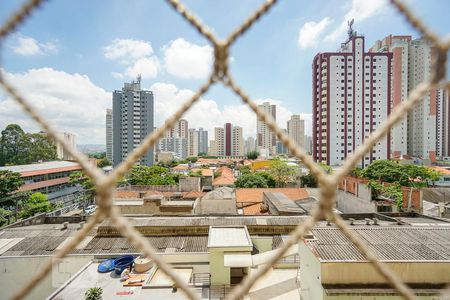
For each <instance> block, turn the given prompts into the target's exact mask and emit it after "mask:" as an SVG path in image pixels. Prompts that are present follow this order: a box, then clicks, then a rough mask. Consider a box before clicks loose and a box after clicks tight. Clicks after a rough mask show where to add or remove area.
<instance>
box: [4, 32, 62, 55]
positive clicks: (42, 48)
mask: <svg viewBox="0 0 450 300" xmlns="http://www.w3.org/2000/svg"><path fill="white" fill-rule="evenodd" d="M10 48H11V49H12V50H13V51H14V53H16V54H18V55H23V56H32V55H44V54H56V53H58V46H57V45H56V43H54V42H46V43H40V42H39V41H37V40H36V39H34V38H32V37H28V36H25V35H22V34H17V35H15V36H13V38H12V44H11V45H10Z"/></svg>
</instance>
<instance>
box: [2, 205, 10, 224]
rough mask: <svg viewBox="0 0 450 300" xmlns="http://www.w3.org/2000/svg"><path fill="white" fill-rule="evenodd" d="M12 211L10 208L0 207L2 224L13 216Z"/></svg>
mask: <svg viewBox="0 0 450 300" xmlns="http://www.w3.org/2000/svg"><path fill="white" fill-rule="evenodd" d="M11 216H12V212H11V211H10V210H7V209H4V208H0V226H3V225H5V224H6V223H8V220H9V218H11Z"/></svg>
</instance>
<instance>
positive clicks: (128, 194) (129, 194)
mask: <svg viewBox="0 0 450 300" xmlns="http://www.w3.org/2000/svg"><path fill="white" fill-rule="evenodd" d="M113 198H114V199H130V198H139V192H137V191H116V192H115V193H114V197H113Z"/></svg>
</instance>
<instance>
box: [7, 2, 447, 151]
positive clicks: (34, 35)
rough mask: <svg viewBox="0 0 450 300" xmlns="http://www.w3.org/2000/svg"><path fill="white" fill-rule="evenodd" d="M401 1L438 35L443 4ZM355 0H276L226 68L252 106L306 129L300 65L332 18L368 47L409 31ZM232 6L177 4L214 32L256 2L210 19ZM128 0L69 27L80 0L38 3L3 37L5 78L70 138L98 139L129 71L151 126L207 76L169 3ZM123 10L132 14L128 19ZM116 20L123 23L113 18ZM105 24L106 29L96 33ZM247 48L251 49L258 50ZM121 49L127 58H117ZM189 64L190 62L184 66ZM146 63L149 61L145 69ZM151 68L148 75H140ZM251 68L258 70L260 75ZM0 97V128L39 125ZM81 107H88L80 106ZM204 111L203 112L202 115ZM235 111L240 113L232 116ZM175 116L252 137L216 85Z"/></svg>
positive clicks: (336, 27)
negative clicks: (148, 104) (236, 126)
mask: <svg viewBox="0 0 450 300" xmlns="http://www.w3.org/2000/svg"><path fill="white" fill-rule="evenodd" d="M409 2H410V5H411V6H412V8H413V9H415V10H416V11H418V12H420V17H421V18H422V19H423V21H424V22H425V23H427V24H429V25H430V26H431V27H432V28H433V29H435V30H436V31H437V32H438V33H442V32H444V30H443V28H445V26H442V25H443V24H445V23H443V22H445V11H446V10H445V9H444V8H445V1H432V2H430V3H427V4H425V3H422V2H420V1H417V0H410V1H409ZM361 3H362V1H356V0H354V1H350V0H348V1H341V2H335V1H328V2H325V3H322V4H320V5H319V4H318V3H317V4H316V3H308V4H307V5H305V3H283V2H281V3H280V4H279V5H277V6H275V7H274V9H273V10H272V11H271V12H270V13H269V14H268V16H265V17H264V18H263V19H262V20H261V24H260V26H258V27H257V28H256V29H255V30H251V31H250V32H249V33H248V34H246V35H245V37H244V38H243V39H242V40H240V41H239V43H237V44H236V46H235V47H233V49H232V51H233V52H232V57H233V61H232V62H231V69H232V71H233V73H234V74H235V77H236V79H237V81H238V82H239V83H240V85H243V86H244V87H245V90H246V91H247V93H248V94H249V95H250V96H251V97H252V99H254V100H259V103H261V102H264V101H265V100H267V101H271V102H274V103H276V104H277V105H278V106H279V109H278V112H280V116H277V119H279V120H280V123H279V124H283V125H284V124H285V122H286V121H287V119H288V118H289V116H288V115H286V114H282V112H283V110H284V111H285V112H289V111H290V112H292V113H304V114H305V115H304V116H303V117H304V118H305V120H306V124H305V126H306V132H307V133H308V134H309V132H310V131H311V129H310V128H311V127H310V124H311V122H310V113H311V107H310V104H309V103H310V99H311V96H310V94H311V81H310V74H309V73H310V62H311V60H312V58H313V56H314V55H315V53H316V52H318V51H325V50H326V51H329V50H330V49H334V48H336V43H337V42H338V41H340V40H342V38H343V37H345V28H344V30H343V29H342V28H341V27H342V24H344V25H345V24H346V22H347V20H348V19H350V18H352V17H355V26H356V27H358V30H359V31H360V32H361V33H364V34H365V36H366V39H367V44H368V45H371V44H373V43H374V42H375V41H376V40H378V39H380V38H382V37H384V36H386V35H388V34H389V33H393V34H409V35H412V36H413V38H418V37H419V36H418V34H417V33H416V32H415V31H414V30H412V29H411V28H410V27H409V26H407V25H406V24H405V23H404V22H403V20H402V18H400V17H399V16H397V15H395V11H394V10H393V9H392V8H391V7H390V6H388V5H384V4H385V2H384V1H371V3H370V5H366V6H363V5H361ZM235 4H236V3H231V2H230V3H220V4H217V5H218V6H220V7H219V10H216V9H213V8H211V7H209V6H208V5H205V3H204V2H191V1H187V3H186V6H187V7H188V8H190V9H192V10H194V11H196V12H198V13H200V14H201V16H202V17H203V19H204V23H205V24H207V25H208V26H210V27H211V28H213V30H214V31H215V32H218V33H219V36H225V35H226V34H228V33H229V32H230V31H231V30H232V29H233V28H234V27H235V26H236V24H238V23H239V22H240V21H242V19H244V18H245V17H246V16H247V14H248V13H249V12H250V11H252V10H253V9H254V8H255V7H256V6H257V5H258V4H259V2H258V1H248V2H247V1H246V2H245V3H240V5H239V9H238V10H236V11H234V10H233V14H230V18H226V19H225V20H223V21H221V22H219V23H218V22H217V20H219V19H221V18H218V17H217V14H220V15H221V14H222V11H230V9H231V8H234V7H235ZM3 5H4V6H3V7H4V8H5V9H4V10H2V11H1V12H0V21H1V20H4V19H5V18H6V16H7V15H8V14H9V13H10V12H11V11H12V10H13V9H14V8H15V7H16V6H17V4H16V2H14V1H5V2H4V3H3ZM67 5H69V7H67ZM136 5H139V6H140V8H142V9H139V13H135V12H133V13H132V12H131V11H130V10H129V9H128V6H127V5H126V4H124V3H120V2H110V3H108V5H107V6H105V5H102V4H101V3H94V4H93V5H91V6H90V7H89V13H92V14H95V15H96V16H97V17H98V18H95V20H94V19H93V18H89V17H88V16H87V15H85V14H80V17H81V18H82V20H79V21H80V22H82V23H83V24H85V26H83V27H77V26H75V22H66V20H71V18H72V14H73V13H72V12H74V11H75V12H76V11H85V7H84V4H82V3H71V4H60V3H51V4H50V5H46V9H44V10H39V11H37V12H36V14H35V15H33V17H32V18H30V19H29V20H27V22H26V23H25V24H24V25H23V26H22V27H20V29H19V31H18V32H17V33H16V35H14V36H11V37H10V38H9V39H8V40H7V41H6V42H7V43H6V45H5V46H6V47H5V48H4V53H3V59H4V61H5V62H6V63H5V65H4V66H3V67H4V68H5V73H6V77H7V78H8V79H10V80H12V81H13V82H14V84H15V85H17V86H20V87H21V91H22V92H23V94H24V95H25V96H27V97H30V98H32V99H33V103H34V104H35V105H36V106H37V107H38V108H40V110H41V111H42V112H43V114H44V115H45V117H46V118H48V119H49V120H50V121H51V122H53V123H54V124H55V125H57V127H58V128H60V130H61V131H66V132H72V133H74V134H76V136H77V141H78V142H79V143H80V144H89V143H95V142H97V141H100V143H104V139H105V134H104V130H103V128H104V109H106V108H111V105H110V102H109V99H110V93H111V92H112V91H113V90H114V89H115V88H116V87H117V86H118V85H120V84H121V82H123V81H126V80H130V79H133V78H134V77H135V76H136V74H137V73H138V72H142V73H143V74H144V75H145V76H144V78H143V87H144V88H145V89H150V90H153V91H154V94H155V111H160V109H161V108H162V109H163V110H164V111H163V112H162V113H160V114H158V115H157V116H155V117H156V118H155V125H156V126H160V125H161V124H162V123H163V121H164V120H165V118H166V117H168V116H169V115H170V114H171V113H172V112H173V111H174V109H175V108H176V107H178V106H179V105H180V104H181V103H182V101H183V100H186V99H187V98H188V96H189V95H192V93H193V92H194V91H196V89H197V88H198V87H199V85H200V84H201V81H202V79H199V78H200V77H201V76H200V75H201V74H200V75H199V73H201V72H205V70H206V72H208V68H207V67H206V68H205V67H204V66H205V64H204V63H199V62H202V61H203V59H204V58H205V60H206V62H208V53H210V52H211V51H212V50H211V48H210V46H209V45H208V44H207V42H206V41H205V40H204V39H202V38H199V36H198V34H197V33H196V32H195V31H194V30H192V29H191V28H189V26H187V24H186V23H184V21H183V20H181V19H179V18H177V17H176V16H174V14H172V12H171V11H170V7H168V6H167V5H166V4H165V3H159V2H154V3H153V2H152V3H147V2H146V3H144V2H139V3H138V4H136ZM148 10H150V11H155V10H156V11H161V14H158V15H157V16H155V18H154V19H152V22H155V24H159V23H161V24H166V22H169V23H170V24H171V26H170V28H167V26H166V27H164V28H166V29H165V30H164V31H163V32H160V31H159V30H154V29H153V28H157V27H158V26H151V27H150V28H146V29H144V28H139V26H135V24H136V23H139V22H148V19H147V18H146V15H145V16H144V15H142V13H141V11H148ZM100 11H101V12H100ZM219 11H220V13H219ZM312 12H314V14H313V13H312ZM130 14H132V17H130V18H128V17H127V16H129V15H130ZM117 17H120V18H121V19H122V20H123V22H120V24H119V23H117V22H115V21H114V20H117ZM131 20H133V22H131ZM144 20H145V21H144ZM60 23H64V24H66V25H67V26H65V30H61V29H60V28H58V26H53V24H60ZM375 24H376V26H375ZM105 26H106V27H107V28H110V30H108V31H107V32H105V31H104V30H103V29H104V28H105ZM344 27H345V26H344ZM50 28H51V29H50ZM86 28H90V29H91V30H86ZM392 28H395V32H392ZM100 30H101V31H100ZM67 32H69V34H67ZM267 32H269V33H275V32H276V33H277V34H272V35H273V36H274V38H275V40H273V39H266V34H267ZM77 36H83V40H82V41H79V40H77V39H76V37H77ZM74 38H75V40H73V41H72V39H74ZM254 45H259V47H258V48H259V50H258V51H255V48H254V47H255V46H254ZM180 49H184V50H183V51H184V52H185V55H184V56H185V58H186V59H180V55H179V53H180ZM124 53H126V54H132V55H131V56H130V58H129V59H125V56H124ZM205 53H206V54H205ZM268 58H274V59H268ZM174 62H175V63H174ZM209 62H210V59H209ZM261 62H264V63H261ZM192 63H194V65H198V66H199V67H192ZM155 65H156V66H157V67H156V68H153V67H154V66H155ZM142 66H145V67H143V68H141V67H142ZM177 66H178V67H179V68H176V67H177ZM206 66H208V63H206ZM269 70H270V71H269ZM155 71H156V72H155ZM152 72H153V73H152ZM151 74H153V75H155V76H156V77H153V78H150V77H151V76H150V75H151ZM261 74H264V76H263V77H262V78H261V77H260V75H261ZM121 76H122V77H121ZM120 77H121V78H120ZM249 78H251V79H252V80H248V79H249ZM38 87H39V88H38ZM41 87H42V88H41ZM50 102H51V105H49V103H50ZM0 103H1V104H2V105H1V106H2V110H1V111H0V115H1V118H0V126H3V127H4V126H5V125H6V124H9V123H13V122H16V123H18V124H19V125H21V126H22V127H23V128H25V129H27V130H28V131H39V128H38V126H36V125H35V124H34V122H32V121H31V120H30V119H29V118H28V117H25V114H24V113H23V112H22V111H21V110H20V108H19V107H17V106H15V105H14V104H13V102H12V101H11V100H10V99H9V98H6V97H5V96H0ZM85 107H90V109H89V111H86V110H85V109H84V108H85ZM204 111H208V112H209V114H207V115H204V114H202V112H204ZM236 111H239V112H240V116H235V112H236ZM306 114H307V115H306ZM285 115H286V116H285ZM80 116H82V118H80ZM184 117H185V118H186V119H187V120H190V121H191V122H193V126H195V127H203V128H205V127H206V125H208V124H212V126H211V127H214V126H220V124H223V123H225V122H227V121H230V122H232V123H238V121H239V120H238V117H240V118H241V119H242V120H243V123H242V124H240V125H241V126H242V127H243V129H244V132H246V133H245V134H246V136H251V135H253V132H252V127H253V126H254V125H253V124H254V123H255V121H256V117H255V116H254V114H253V113H252V112H251V111H250V110H249V109H248V108H246V107H245V106H244V105H243V104H242V103H241V102H240V101H239V100H238V99H237V98H236V97H235V96H234V95H232V94H230V92H229V91H227V90H226V89H224V88H223V87H220V86H218V87H214V88H212V89H211V90H210V91H209V92H208V93H207V94H206V95H205V97H204V99H203V100H201V101H200V102H199V103H197V104H196V105H195V106H194V107H193V109H192V111H191V112H190V113H188V114H187V115H186V116H184ZM283 118H284V119H283ZM194 122H196V124H194ZM208 130H210V129H209V128H208ZM253 131H254V132H256V129H253Z"/></svg>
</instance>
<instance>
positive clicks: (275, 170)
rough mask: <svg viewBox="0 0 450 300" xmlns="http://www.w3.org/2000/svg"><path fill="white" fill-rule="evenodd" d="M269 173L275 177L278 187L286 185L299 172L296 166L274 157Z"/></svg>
mask: <svg viewBox="0 0 450 300" xmlns="http://www.w3.org/2000/svg"><path fill="white" fill-rule="evenodd" d="M268 173H269V174H270V175H271V176H272V177H273V179H274V180H275V182H276V186H277V187H285V186H286V185H287V183H288V182H290V181H292V177H293V176H294V175H295V174H296V173H297V168H296V167H295V166H289V165H288V164H287V163H286V162H284V161H281V160H278V159H274V160H273V161H272V164H271V166H270V167H269V170H268Z"/></svg>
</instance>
